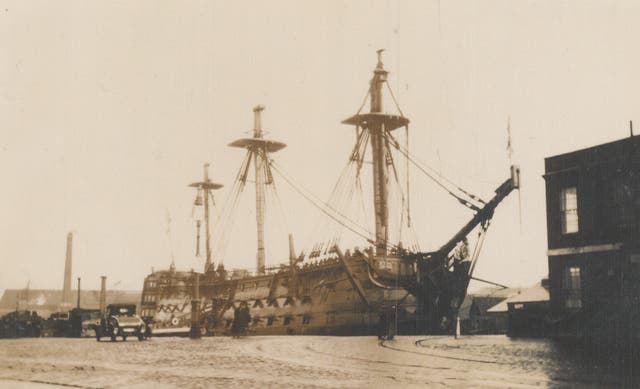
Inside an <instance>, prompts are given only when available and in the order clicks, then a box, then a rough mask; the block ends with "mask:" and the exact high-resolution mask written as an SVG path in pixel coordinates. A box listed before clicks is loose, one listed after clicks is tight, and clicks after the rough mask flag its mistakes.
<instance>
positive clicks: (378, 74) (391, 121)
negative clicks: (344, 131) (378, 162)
mask: <svg viewBox="0 0 640 389" xmlns="http://www.w3.org/2000/svg"><path fill="white" fill-rule="evenodd" d="M383 52H384V49H380V50H377V51H376V53H377V54H378V63H377V64H376V68H375V69H374V70H373V78H372V79H371V81H370V82H369V83H370V86H369V95H370V96H371V106H370V112H368V113H360V111H358V113H357V114H355V115H353V116H351V117H349V118H347V119H345V120H343V121H342V123H343V124H350V125H354V126H358V127H360V128H363V129H370V130H374V131H376V130H378V129H384V130H385V131H393V130H395V129H398V128H400V127H405V126H407V125H408V124H409V119H408V118H406V117H404V115H402V112H401V111H400V108H399V107H398V111H400V115H395V114H389V113H385V112H383V108H382V85H383V84H385V83H386V82H387V74H389V72H387V71H386V70H385V68H384V64H383V63H382V53H383ZM392 97H393V95H392ZM394 101H395V99H394ZM396 105H397V103H396Z"/></svg>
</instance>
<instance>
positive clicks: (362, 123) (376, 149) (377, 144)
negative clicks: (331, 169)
mask: <svg viewBox="0 0 640 389" xmlns="http://www.w3.org/2000/svg"><path fill="white" fill-rule="evenodd" d="M382 52H383V50H378V64H377V65H376V68H375V70H374V71H373V78H372V79H371V81H370V86H369V95H370V97H371V103H370V110H369V113H365V114H360V113H358V114H356V115H354V116H352V117H350V118H348V119H346V120H344V121H343V122H342V123H344V124H352V125H355V126H357V127H359V128H361V129H362V130H363V131H364V130H366V131H369V133H370V138H371V152H372V153H371V154H372V159H373V205H374V209H375V220H376V226H375V233H376V236H375V245H376V255H378V256H384V255H386V254H387V242H388V239H389V231H388V229H389V189H388V184H389V182H388V181H389V180H388V176H389V161H390V158H391V156H390V155H389V153H388V149H389V147H388V140H387V132H391V131H393V130H395V129H397V128H400V127H404V126H406V125H408V124H409V119H407V118H405V117H404V116H398V115H391V114H385V113H383V104H382V85H383V84H384V83H385V82H387V74H388V73H389V72H387V71H386V70H385V69H384V65H383V63H382Z"/></svg>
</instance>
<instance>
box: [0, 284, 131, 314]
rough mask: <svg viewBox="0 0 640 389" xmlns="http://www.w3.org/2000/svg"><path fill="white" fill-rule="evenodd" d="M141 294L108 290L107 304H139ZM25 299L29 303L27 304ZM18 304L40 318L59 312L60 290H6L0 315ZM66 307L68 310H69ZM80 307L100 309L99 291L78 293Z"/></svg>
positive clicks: (74, 295)
mask: <svg viewBox="0 0 640 389" xmlns="http://www.w3.org/2000/svg"><path fill="white" fill-rule="evenodd" d="M71 296H72V297H71V307H75V306H76V302H77V296H78V294H77V291H72V293H71ZM141 296H142V292H139V291H131V290H108V291H107V296H106V300H107V304H136V305H139V304H140V299H141ZM27 297H28V299H29V301H28V302H27V301H26V300H27ZM16 302H18V306H19V309H21V310H23V309H24V310H30V311H37V312H38V314H39V315H40V316H45V315H47V314H49V313H52V312H56V311H58V310H60V308H61V305H62V290H53V289H29V290H28V291H27V290H26V289H6V290H5V291H4V293H3V294H2V298H0V314H5V313H7V312H11V311H14V310H15V309H16ZM71 307H68V308H71ZM80 307H81V308H87V309H98V308H100V291H99V290H83V291H81V292H80ZM68 308H67V309H68Z"/></svg>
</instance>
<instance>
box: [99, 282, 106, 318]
mask: <svg viewBox="0 0 640 389" xmlns="http://www.w3.org/2000/svg"><path fill="white" fill-rule="evenodd" d="M100 278H101V279H102V285H101V286H100V313H102V314H103V315H104V314H105V312H106V310H107V276H101V277H100Z"/></svg>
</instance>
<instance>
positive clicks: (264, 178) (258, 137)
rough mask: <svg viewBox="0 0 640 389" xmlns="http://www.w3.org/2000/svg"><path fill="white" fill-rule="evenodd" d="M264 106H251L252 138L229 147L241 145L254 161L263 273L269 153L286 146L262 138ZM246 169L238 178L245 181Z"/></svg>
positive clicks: (258, 265) (258, 264) (259, 260)
mask: <svg viewBox="0 0 640 389" xmlns="http://www.w3.org/2000/svg"><path fill="white" fill-rule="evenodd" d="M264 109H265V107H264V106H262V105H258V106H256V107H254V108H253V138H244V139H238V140H237V141H235V142H233V143H231V144H230V145H229V146H231V147H241V148H245V149H247V154H248V155H247V158H248V161H249V164H251V160H252V159H253V161H254V167H255V175H256V177H255V184H256V226H257V235H258V249H257V253H256V268H257V271H258V274H264V268H265V247H264V217H265V203H266V198H265V188H266V186H267V185H270V184H272V183H273V175H272V174H271V167H270V165H269V153H272V152H276V151H279V150H281V149H283V148H284V147H286V145H285V144H284V143H281V142H276V141H272V140H267V139H264V137H263V136H264V132H263V130H262V115H261V112H262V111H264ZM249 164H248V165H247V169H246V170H245V171H244V173H243V174H242V175H241V177H240V179H241V180H242V181H244V182H246V179H247V173H248V169H249Z"/></svg>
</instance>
